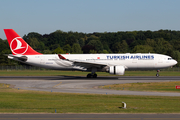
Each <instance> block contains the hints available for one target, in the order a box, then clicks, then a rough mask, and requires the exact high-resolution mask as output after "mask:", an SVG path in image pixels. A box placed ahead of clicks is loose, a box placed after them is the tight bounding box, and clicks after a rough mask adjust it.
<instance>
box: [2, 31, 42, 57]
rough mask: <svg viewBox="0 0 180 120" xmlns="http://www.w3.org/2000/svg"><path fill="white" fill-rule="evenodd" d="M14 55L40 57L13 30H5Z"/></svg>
mask: <svg viewBox="0 0 180 120" xmlns="http://www.w3.org/2000/svg"><path fill="white" fill-rule="evenodd" d="M4 32H5V34H6V37H7V40H8V43H9V46H10V48H11V51H12V53H13V55H40V54H41V53H38V52H36V51H35V50H34V49H33V48H31V47H30V46H29V45H28V44H27V43H26V42H25V41H24V40H23V39H22V38H21V37H20V36H19V35H18V34H17V33H16V32H15V31H14V30H13V29H4Z"/></svg>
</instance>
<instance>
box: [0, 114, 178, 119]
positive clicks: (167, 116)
mask: <svg viewBox="0 0 180 120" xmlns="http://www.w3.org/2000/svg"><path fill="white" fill-rule="evenodd" d="M179 118H180V114H0V120H17V119H18V120H27V119H28V120H179Z"/></svg>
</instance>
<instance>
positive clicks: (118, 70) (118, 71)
mask: <svg viewBox="0 0 180 120" xmlns="http://www.w3.org/2000/svg"><path fill="white" fill-rule="evenodd" d="M124 72H125V67H124V66H110V67H109V73H110V74H115V75H124Z"/></svg>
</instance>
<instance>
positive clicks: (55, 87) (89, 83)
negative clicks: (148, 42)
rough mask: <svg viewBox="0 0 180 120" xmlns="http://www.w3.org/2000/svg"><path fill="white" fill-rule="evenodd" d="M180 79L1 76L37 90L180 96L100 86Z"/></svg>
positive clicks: (17, 84) (9, 81)
mask: <svg viewBox="0 0 180 120" xmlns="http://www.w3.org/2000/svg"><path fill="white" fill-rule="evenodd" d="M166 81H180V77H163V76H161V77H134V76H133V77H130V76H121V77H98V78H95V79H94V78H85V77H73V76H39V77H27V76H25V77H21V76H20V77H15V76H12V77H7V76H4V77H3V76H1V77H0V83H5V84H11V85H14V87H15V88H19V89H24V90H35V91H49V92H63V93H89V94H116V95H147V96H180V93H172V92H171V93H169V92H142V91H125V90H107V89H99V88H98V86H102V85H108V84H124V83H137V82H166Z"/></svg>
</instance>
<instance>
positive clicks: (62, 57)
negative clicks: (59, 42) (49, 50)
mask: <svg viewBox="0 0 180 120" xmlns="http://www.w3.org/2000/svg"><path fill="white" fill-rule="evenodd" d="M58 56H59V58H60V59H63V60H65V59H66V58H65V57H64V56H62V55H61V54H58Z"/></svg>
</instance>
